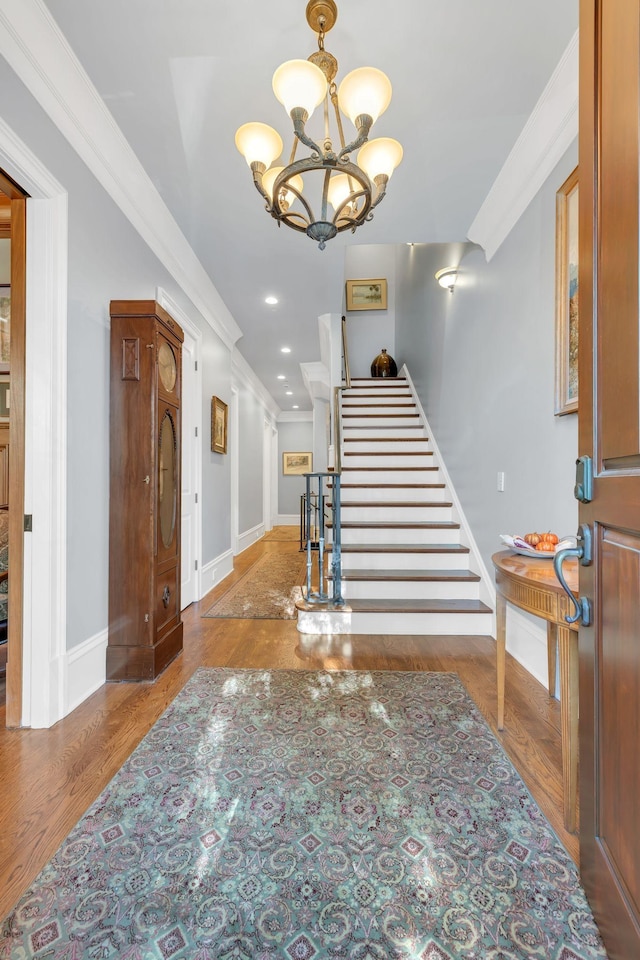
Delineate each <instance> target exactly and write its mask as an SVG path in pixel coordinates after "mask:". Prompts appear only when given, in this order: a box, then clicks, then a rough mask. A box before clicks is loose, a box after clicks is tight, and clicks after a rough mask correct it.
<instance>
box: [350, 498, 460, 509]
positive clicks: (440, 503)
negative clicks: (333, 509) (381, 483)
mask: <svg viewBox="0 0 640 960" xmlns="http://www.w3.org/2000/svg"><path fill="white" fill-rule="evenodd" d="M340 506H341V507H342V509H343V510H344V509H345V508H346V507H412V508H415V507H452V506H453V503H452V502H451V500H349V501H347V502H346V503H341V504H340Z"/></svg>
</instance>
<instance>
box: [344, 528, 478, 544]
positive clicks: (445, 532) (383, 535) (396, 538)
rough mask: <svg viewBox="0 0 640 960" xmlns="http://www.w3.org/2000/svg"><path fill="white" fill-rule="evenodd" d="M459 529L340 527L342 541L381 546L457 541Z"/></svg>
mask: <svg viewBox="0 0 640 960" xmlns="http://www.w3.org/2000/svg"><path fill="white" fill-rule="evenodd" d="M459 535H460V531H459V530H458V529H456V528H455V527H451V528H447V527H445V528H444V529H443V528H442V527H435V528H434V529H433V530H429V529H426V530H425V529H424V528H422V527H403V528H402V529H401V528H399V527H384V528H382V529H381V530H380V529H375V528H373V529H371V528H369V527H354V528H353V529H347V528H344V527H343V529H342V542H343V543H376V544H379V545H381V546H384V545H385V544H393V543H457V542H458V537H459Z"/></svg>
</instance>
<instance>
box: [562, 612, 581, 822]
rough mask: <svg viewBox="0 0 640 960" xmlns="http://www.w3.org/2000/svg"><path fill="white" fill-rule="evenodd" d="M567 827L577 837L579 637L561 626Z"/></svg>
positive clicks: (563, 777)
mask: <svg viewBox="0 0 640 960" xmlns="http://www.w3.org/2000/svg"><path fill="white" fill-rule="evenodd" d="M558 642H559V646H560V721H561V724H562V783H563V792H564V825H565V828H566V829H567V830H568V831H569V833H575V830H576V813H577V805H578V634H577V633H576V631H575V630H569V628H568V627H562V626H558Z"/></svg>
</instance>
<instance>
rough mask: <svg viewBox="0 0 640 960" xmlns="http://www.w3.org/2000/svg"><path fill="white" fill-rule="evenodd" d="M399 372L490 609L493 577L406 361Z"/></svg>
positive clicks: (493, 625) (493, 602)
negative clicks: (408, 389)
mask: <svg viewBox="0 0 640 960" xmlns="http://www.w3.org/2000/svg"><path fill="white" fill-rule="evenodd" d="M399 376H402V377H406V380H407V383H408V384H409V386H410V388H411V393H412V394H413V398H414V400H415V403H416V407H417V410H418V413H419V414H420V420H421V422H422V423H423V424H424V426H425V428H426V431H427V435H428V437H429V440H430V442H431V445H432V447H433V453H434V462H435V463H437V464H438V469H439V470H440V472H441V474H442V479H443V481H444V483H445V489H446V491H447V496H448V498H449V500H450V501H451V502H452V504H453V516H454V518H455V519H456V521H457V522H458V523H459V524H460V543H461V544H462V545H463V546H465V547H468V548H469V551H470V557H469V568H470V569H471V570H474V572H475V573H477V574H478V575H479V576H480V587H479V596H480V600H482V601H483V602H484V603H486V604H487V606H488V607H491V609H492V610H493V611H495V609H496V588H495V586H494V582H493V577H492V576H491V575H490V574H489V571H488V569H487V566H486V564H485V562H484V560H483V559H482V554H481V553H480V550H479V549H478V544H477V543H476V540H475V537H474V536H473V532H472V530H471V526H470V524H469V522H468V520H467V518H466V515H465V512H464V510H463V507H462V504H461V503H460V500H459V498H458V495H457V493H456V489H455V486H454V484H453V482H452V480H451V477H450V475H449V471H448V470H447V466H446V464H445V461H444V458H443V456H442V454H441V453H440V448H439V447H438V442H437V440H436V438H435V435H434V433H433V430H432V429H431V426H430V424H429V421H428V419H427V415H426V414H425V412H424V408H423V406H422V403H421V401H420V397H419V396H418V392H417V390H416V388H415V385H414V383H413V380H412V379H411V374H410V373H409V371H408V369H407V365H406V364H403V366H402V369H401V371H400V373H399ZM495 635H496V617H495V612H494V613H492V614H491V636H493V637H495Z"/></svg>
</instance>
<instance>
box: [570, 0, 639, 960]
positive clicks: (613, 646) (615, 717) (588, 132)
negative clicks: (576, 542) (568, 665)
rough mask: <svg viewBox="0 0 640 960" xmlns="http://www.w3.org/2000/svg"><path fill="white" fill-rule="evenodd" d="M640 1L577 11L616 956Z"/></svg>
mask: <svg viewBox="0 0 640 960" xmlns="http://www.w3.org/2000/svg"><path fill="white" fill-rule="evenodd" d="M639 50H640V4H638V2H637V0H581V7H580V159H579V184H580V186H579V190H580V213H579V216H580V267H579V270H580V273H579V291H580V357H579V363H580V384H579V405H580V410H579V418H580V427H579V447H580V450H579V452H580V455H581V456H582V455H589V456H591V457H592V458H593V464H594V474H595V476H594V484H593V499H592V500H591V502H589V503H582V504H581V505H580V522H581V523H582V524H587V525H588V526H589V527H590V529H591V531H592V534H593V562H592V563H591V565H590V566H583V567H581V570H580V593H581V595H582V596H585V597H588V598H589V599H590V600H591V601H592V604H593V625H592V626H588V627H581V628H580V640H579V644H580V868H581V874H582V879H583V883H584V886H585V889H586V891H587V896H588V897H589V900H590V902H591V906H592V908H593V910H594V914H595V916H596V919H597V922H598V925H599V927H600V930H601V932H602V935H603V937H604V940H605V944H606V947H607V951H608V953H609V957H610V960H631V958H632V957H640V828H639V823H640V817H639V814H640V749H639V747H640V405H639V398H640V391H639V385H638V380H639V374H638V369H639V363H640V352H639V332H638V326H639V321H638V316H639V310H638V251H639V244H638V230H639V218H638V194H639V191H638V175H639V165H638V135H639V123H638V109H639V106H640V98H639V95H638V91H639V85H640V54H639Z"/></svg>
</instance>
